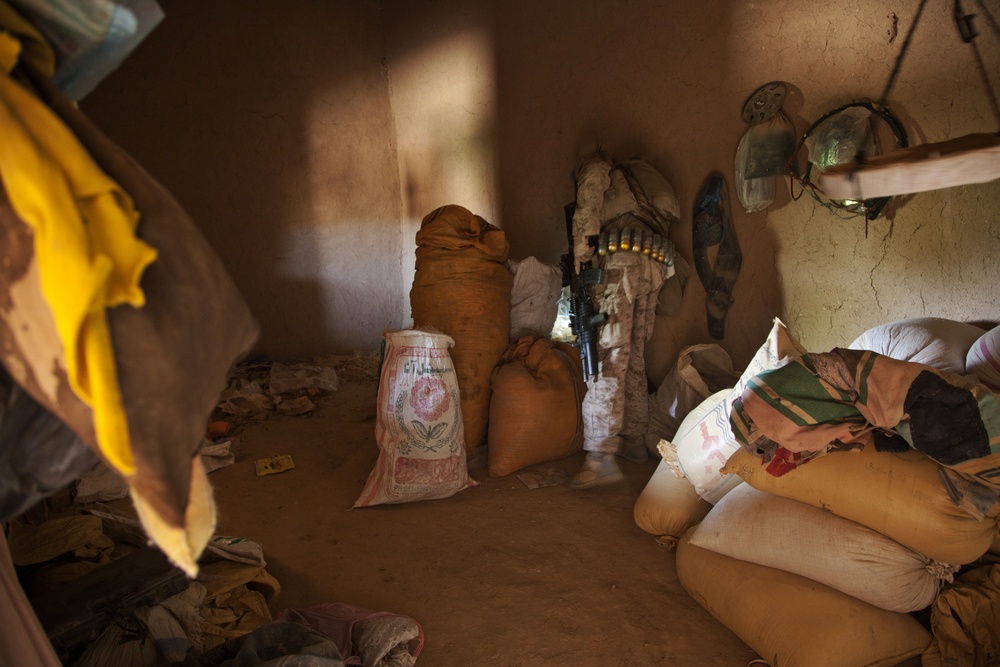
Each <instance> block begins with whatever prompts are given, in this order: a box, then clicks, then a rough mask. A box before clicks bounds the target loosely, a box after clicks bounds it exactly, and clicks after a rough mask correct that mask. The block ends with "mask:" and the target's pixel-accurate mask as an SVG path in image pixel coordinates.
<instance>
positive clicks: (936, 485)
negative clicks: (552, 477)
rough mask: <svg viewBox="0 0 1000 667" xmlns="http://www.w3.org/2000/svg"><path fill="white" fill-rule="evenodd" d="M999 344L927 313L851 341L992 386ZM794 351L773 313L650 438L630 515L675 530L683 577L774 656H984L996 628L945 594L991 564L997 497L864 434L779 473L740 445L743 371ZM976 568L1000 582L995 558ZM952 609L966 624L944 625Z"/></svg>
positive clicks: (809, 659) (832, 661) (928, 661)
mask: <svg viewBox="0 0 1000 667" xmlns="http://www.w3.org/2000/svg"><path fill="white" fill-rule="evenodd" d="M997 342H1000V328H997V329H994V330H992V331H985V330H983V329H981V328H979V327H975V326H973V325H970V324H964V323H960V322H951V321H948V320H940V319H930V318H923V319H920V320H908V321H904V322H897V323H892V324H889V325H884V326H882V327H877V328H875V329H872V330H870V331H868V332H865V334H863V335H862V336H860V337H859V338H858V339H857V340H855V341H854V342H853V343H852V344H851V345H850V346H849V347H850V348H852V349H871V350H874V351H876V352H879V353H881V354H885V355H886V356H890V357H892V358H895V359H900V360H903V361H911V362H915V363H922V364H926V365H929V366H932V367H934V368H937V369H939V370H944V371H949V372H953V373H960V374H966V373H975V374H976V375H977V376H978V377H979V379H980V382H981V383H983V384H986V385H987V386H990V387H991V388H992V389H994V390H996V389H997V387H998V386H1000V375H997V373H996V371H995V370H993V366H991V364H990V361H991V360H993V359H996V358H997V355H996V349H997ZM804 353H805V350H804V349H803V348H802V346H801V345H800V344H799V343H798V342H797V341H795V340H794V338H793V337H792V336H791V335H790V333H789V332H788V330H787V329H786V328H785V326H784V325H783V324H782V323H781V322H780V321H778V320H775V324H774V328H773V329H772V331H771V333H770V335H769V336H768V338H767V340H766V341H765V343H764V345H763V346H762V347H761V348H760V350H759V351H758V352H757V354H756V355H755V356H754V358H753V360H752V361H751V363H750V364H749V366H748V367H747V369H746V370H745V371H744V373H743V374H742V376H741V377H740V379H739V381H738V382H737V384H736V386H735V387H733V388H731V389H726V390H723V391H719V392H716V393H714V394H712V395H711V396H709V397H708V398H706V399H705V400H704V401H703V402H702V403H701V404H700V405H698V407H697V408H695V409H694V410H692V411H691V412H690V413H689V414H688V415H687V416H686V417H685V418H684V419H683V421H682V422H681V423H680V426H679V427H678V428H677V432H676V434H675V435H674V437H673V439H672V440H671V441H668V440H662V441H660V444H659V450H660V453H661V454H662V455H663V460H662V461H661V463H660V465H659V467H658V468H657V470H656V472H655V473H654V475H653V477H652V478H651V479H650V481H649V483H648V484H647V486H646V488H645V489H644V490H643V492H642V494H641V495H640V497H639V499H638V500H637V502H636V505H635V510H634V516H635V520H636V523H637V524H638V525H639V527H640V528H642V529H643V530H645V531H646V532H649V533H652V534H654V535H657V536H658V537H659V539H660V540H661V541H662V542H667V543H671V544H673V543H676V544H677V554H676V563H677V573H678V577H679V579H680V582H681V584H682V585H683V586H684V588H685V589H686V590H687V591H688V592H689V593H690V594H691V595H692V596H693V597H694V598H695V599H696V600H697V601H698V602H699V603H700V604H701V605H702V606H703V607H704V608H705V609H706V610H708V611H709V612H710V613H712V614H713V615H714V616H715V617H716V618H717V619H718V620H719V621H721V622H722V623H723V624H725V625H726V626H727V627H728V628H729V629H730V630H732V631H733V632H734V633H735V634H737V635H738V636H739V637H740V638H741V639H743V640H744V641H745V642H746V643H747V644H748V645H749V646H751V647H752V648H753V649H754V650H755V651H757V652H758V654H759V655H760V656H761V657H762V658H764V659H765V660H767V661H768V662H770V664H772V665H782V667H785V666H789V665H809V666H810V667H817V666H820V667H822V666H832V665H845V666H847V665H850V666H857V665H896V664H899V663H901V662H904V661H906V660H907V659H911V658H912V659H914V660H917V659H921V660H922V661H923V664H924V665H925V666H927V665H940V664H968V665H974V664H986V663H984V662H982V659H983V657H984V656H986V655H989V654H992V655H994V657H995V655H996V653H995V651H996V650H997V649H998V648H1000V646H997V645H996V642H997V641H998V640H997V638H996V637H995V636H992V637H991V636H990V635H991V633H990V632H989V631H988V630H987V632H986V633H985V634H982V633H981V634H980V635H979V636H972V635H974V634H975V632H976V629H975V627H974V626H975V623H976V622H977V620H976V619H974V618H969V616H970V615H975V614H977V613H978V614H980V615H981V612H966V616H965V617H961V618H958V617H960V616H961V614H960V613H957V612H955V610H952V609H951V608H950V607H949V605H950V604H952V602H953V601H945V600H944V599H943V598H945V595H944V593H943V592H944V591H948V590H949V589H956V587H957V586H959V585H960V584H961V581H957V582H956V577H958V579H959V580H961V579H962V578H963V577H965V576H966V575H965V572H966V571H969V570H973V569H974V568H973V567H972V566H973V565H975V564H981V563H983V562H986V561H989V560H990V559H991V553H992V554H994V555H995V556H994V557H992V560H993V562H1000V558H998V557H997V556H996V555H1000V538H998V518H997V516H998V514H1000V503H994V504H993V505H992V506H991V507H989V508H988V509H987V510H986V511H985V512H981V511H978V510H976V509H975V508H974V507H972V506H971V505H970V504H969V503H968V502H964V503H961V504H956V502H955V501H954V500H953V499H952V497H950V496H949V494H948V492H947V491H946V488H945V485H944V484H943V482H942V476H941V475H940V474H939V469H940V468H941V466H939V465H938V464H937V463H936V462H934V461H933V460H931V459H930V458H928V457H927V456H925V455H924V454H923V453H921V452H918V451H915V450H910V451H906V452H885V451H882V452H880V451H876V449H875V447H874V446H873V445H871V444H869V445H867V446H865V447H864V448H863V449H861V450H860V451H848V452H831V453H828V454H826V455H825V456H821V457H818V458H816V459H815V460H812V461H810V462H809V464H808V465H803V466H801V467H798V468H796V469H794V470H792V471H790V472H789V473H787V474H784V475H782V476H780V477H779V476H774V475H772V474H770V473H769V472H767V470H765V468H764V466H763V465H762V464H761V460H760V459H759V458H758V457H756V456H755V455H753V454H751V453H749V452H747V451H745V450H744V449H742V448H741V447H740V445H739V444H738V443H737V441H736V439H735V437H734V436H733V434H732V430H731V427H730V424H729V416H730V410H731V407H732V403H733V401H734V400H735V399H736V398H738V397H739V396H741V394H742V393H743V390H744V388H745V387H746V385H747V382H748V381H749V380H750V379H751V378H752V377H754V376H755V375H757V374H758V373H761V372H763V371H765V370H770V369H775V368H779V367H781V366H783V365H784V364H786V363H788V361H789V360H790V359H792V358H795V357H797V356H800V355H802V354H804ZM960 571H961V572H962V574H959V572H960ZM972 575H974V576H975V577H978V578H979V579H980V580H982V579H984V578H985V582H986V589H990V588H992V589H993V590H998V591H1000V589H998V585H1000V565H997V566H993V567H992V568H991V569H990V568H987V569H984V568H980V569H979V571H978V572H972ZM991 580H992V581H991ZM953 582H956V583H953ZM959 604H963V603H959ZM939 607H940V609H938V608H939ZM985 607H988V608H989V609H991V612H990V613H992V614H993V616H990V617H987V618H981V619H979V620H978V622H980V623H984V624H985V627H987V628H989V627H990V625H996V620H997V617H996V615H997V614H1000V599H998V598H994V599H993V600H992V601H991V602H988V603H987V604H986V605H985ZM981 608H982V607H981ZM953 612H955V613H953ZM918 618H919V619H920V620H918ZM928 619H930V620H929V625H930V627H931V630H930V631H929V630H928V629H927V627H926V625H928ZM921 621H924V622H923V623H922V622H921ZM960 622H961V623H964V624H965V626H967V627H964V628H961V629H959V631H958V632H955V630H956V627H957V624H958V623H960ZM948 624H950V627H949V626H948ZM963 632H964V635H966V636H962V635H963ZM956 635H958V636H957V637H956ZM994 635H995V633H994ZM991 643H992V645H991ZM918 656H919V658H918ZM956 660H957V662H956Z"/></svg>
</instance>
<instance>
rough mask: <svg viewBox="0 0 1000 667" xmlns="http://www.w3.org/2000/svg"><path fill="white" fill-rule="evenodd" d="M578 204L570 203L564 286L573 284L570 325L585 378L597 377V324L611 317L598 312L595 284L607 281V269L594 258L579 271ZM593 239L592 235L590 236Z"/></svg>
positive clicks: (567, 222) (567, 206)
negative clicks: (575, 223) (596, 264)
mask: <svg viewBox="0 0 1000 667" xmlns="http://www.w3.org/2000/svg"><path fill="white" fill-rule="evenodd" d="M574 211H576V205H575V204H567V205H566V208H565V213H566V236H567V238H568V239H569V253H567V254H565V255H563V256H562V273H563V287H566V286H568V287H569V288H570V299H569V326H570V329H571V330H572V331H573V335H574V336H576V347H577V349H579V350H580V360H581V361H582V362H583V379H584V380H585V381H586V380H588V379H589V378H593V377H597V375H598V373H599V371H600V367H599V364H598V360H597V336H598V334H597V327H598V325H600V324H603V323H604V322H606V321H607V319H608V315H607V313H595V312H594V294H593V288H592V286H593V285H598V284H600V283H602V282H604V270H603V269H601V268H598V267H593V266H592V263H593V262H592V261H591V262H588V263H587V264H585V265H584V266H583V267H582V268H581V269H580V272H579V273H577V272H576V256H575V254H574V252H573V213H574ZM588 242H591V243H592V239H588Z"/></svg>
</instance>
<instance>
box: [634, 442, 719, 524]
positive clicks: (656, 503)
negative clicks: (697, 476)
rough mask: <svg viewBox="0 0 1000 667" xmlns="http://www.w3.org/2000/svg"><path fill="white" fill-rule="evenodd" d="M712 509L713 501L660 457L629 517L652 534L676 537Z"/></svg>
mask: <svg viewBox="0 0 1000 667" xmlns="http://www.w3.org/2000/svg"><path fill="white" fill-rule="evenodd" d="M711 509H712V505H711V504H710V503H709V502H708V501H706V500H703V499H702V497H701V496H699V495H698V490H697V489H695V488H694V484H692V483H691V482H689V481H688V480H687V479H685V478H684V477H681V476H680V475H679V474H677V473H676V472H674V471H673V470H672V469H671V468H670V466H669V465H668V464H667V462H666V461H664V460H662V459H661V460H660V464H659V465H658V466H656V470H655V471H654V472H653V476H652V477H650V478H649V481H648V482H646V486H645V488H643V490H642V493H640V494H639V498H638V499H637V500H636V501H635V507H633V508H632V517H633V518H634V519H635V523H636V525H638V526H639V527H640V528H642V529H643V530H644V531H646V532H647V533H650V534H651V535H657V536H661V535H666V536H669V537H678V538H679V537H680V536H681V535H683V534H684V531H686V530H687V529H688V528H690V527H691V526H693V525H695V524H696V523H698V522H699V521H701V520H702V519H703V518H705V515H706V514H708V512H709V510H711Z"/></svg>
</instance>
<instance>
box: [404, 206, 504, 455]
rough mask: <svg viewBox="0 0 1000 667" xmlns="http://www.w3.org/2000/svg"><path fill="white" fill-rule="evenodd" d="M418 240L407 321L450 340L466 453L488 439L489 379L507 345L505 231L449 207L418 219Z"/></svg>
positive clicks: (468, 213) (477, 217)
mask: <svg viewBox="0 0 1000 667" xmlns="http://www.w3.org/2000/svg"><path fill="white" fill-rule="evenodd" d="M416 241H417V258H416V273H415V275H414V276H413V287H412V288H411V289H410V307H411V311H412V315H413V326H414V328H418V329H419V328H424V327H427V326H430V327H434V328H435V329H438V330H439V331H442V332H444V333H446V334H448V335H449V336H451V338H452V339H453V340H454V341H455V347H454V348H452V350H451V358H452V360H453V361H454V363H455V372H456V373H457V375H458V385H459V389H460V390H461V395H462V396H461V401H462V420H463V421H464V424H465V447H466V450H467V451H468V452H470V453H471V452H472V451H473V450H475V449H476V448H478V447H479V446H480V445H481V444H483V441H484V439H485V437H486V423H487V420H488V418H489V410H490V377H491V376H492V374H493V367H494V366H496V364H497V362H498V361H499V360H500V356H501V355H502V354H503V353H504V350H505V349H507V332H508V330H509V328H510V290H511V285H512V283H513V277H512V276H511V272H510V270H509V269H508V268H507V267H506V266H505V265H504V262H505V261H506V260H507V254H508V244H507V235H506V234H504V232H503V230H501V229H499V228H497V227H495V226H494V225H491V224H490V223H488V222H487V221H486V220H484V219H483V218H481V217H479V216H478V215H473V214H472V213H471V212H470V211H468V210H467V209H465V208H462V207H461V206H454V205H450V206H443V207H441V208H439V209H437V210H435V211H432V212H431V213H429V214H428V215H427V216H426V217H425V218H424V219H423V222H421V224H420V231H418V232H417V237H416Z"/></svg>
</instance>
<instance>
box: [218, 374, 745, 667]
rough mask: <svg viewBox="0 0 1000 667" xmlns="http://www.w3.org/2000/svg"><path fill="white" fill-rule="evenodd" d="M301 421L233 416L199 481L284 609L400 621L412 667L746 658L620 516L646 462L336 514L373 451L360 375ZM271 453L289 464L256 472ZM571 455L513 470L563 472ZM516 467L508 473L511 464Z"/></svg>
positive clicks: (356, 489) (642, 478) (481, 478)
mask: <svg viewBox="0 0 1000 667" xmlns="http://www.w3.org/2000/svg"><path fill="white" fill-rule="evenodd" d="M316 402H317V405H318V408H317V410H315V411H314V412H312V413H310V414H308V415H304V416H295V417H292V416H281V415H271V416H270V417H269V418H268V419H267V420H265V421H259V422H252V423H249V424H245V425H244V426H242V427H241V428H240V429H239V430H238V432H237V434H236V435H237V437H236V440H235V445H236V446H235V451H236V463H235V464H234V465H232V466H229V467H226V468H223V469H221V470H218V471H216V472H213V473H212V474H211V475H210V479H211V481H212V482H213V484H214V487H215V493H216V499H217V502H218V506H219V514H220V518H219V533H220V534H223V535H234V536H241V537H247V538H250V539H253V540H255V541H258V542H260V543H261V544H263V547H264V555H265V557H266V559H267V563H268V572H270V573H271V574H272V575H274V576H275V577H276V578H277V579H278V581H279V582H280V583H281V587H282V590H281V593H280V594H279V595H278V596H277V598H275V600H274V601H273V604H272V611H273V612H275V613H277V612H278V611H280V610H282V609H285V608H299V607H308V606H311V605H316V604H321V603H326V602H345V603H350V604H354V605H358V606H361V607H366V608H369V609H374V610H378V611H390V612H395V613H399V614H404V615H407V616H410V617H411V618H413V619H415V620H416V621H418V622H419V623H420V624H421V625H422V627H423V631H424V635H425V644H424V648H423V651H422V653H421V654H420V657H419V659H418V660H417V664H418V665H425V666H426V667H449V666H454V667H459V666H461V667H476V666H481V665H491V666H507V667H514V666H525V667H526V666H528V665H531V666H532V667H536V666H538V665H546V666H560V665H575V666H581V665H583V666H589V665H622V666H626V665H627V666H632V665H683V666H699V667H703V666H704V667H707V666H712V665H719V666H723V665H724V666H727V667H730V666H740V667H742V666H743V665H746V664H747V663H748V662H749V661H751V660H753V659H754V658H756V657H757V656H756V654H755V653H754V652H753V651H752V650H751V649H750V648H748V647H747V646H746V645H745V644H744V643H743V642H742V641H741V640H740V639H739V638H738V637H736V636H735V635H734V634H733V633H731V632H730V631H729V630H728V629H727V628H726V627H725V626H723V625H722V624H720V623H719V622H717V621H716V620H715V619H713V618H712V617H711V615H710V614H708V613H707V612H706V611H705V610H703V609H702V608H701V607H700V606H699V605H698V604H697V603H696V602H695V601H694V600H693V599H692V598H691V597H690V596H688V594H687V593H686V592H685V591H684V589H683V588H681V586H680V584H679V583H678V581H677V575H676V572H675V568H674V553H673V551H671V550H669V549H667V548H664V547H662V546H659V545H658V544H657V542H656V539H655V538H654V537H653V536H652V535H649V534H647V533H645V532H643V531H642V530H641V529H640V528H639V527H638V526H637V525H636V524H635V521H634V520H633V518H632V510H633V505H634V503H635V500H636V498H637V497H638V495H639V494H640V492H641V491H642V489H643V488H644V487H645V485H646V482H647V481H648V479H649V478H650V476H651V475H652V474H653V471H654V469H655V467H656V462H655V461H652V460H650V461H648V462H647V463H645V464H641V465H637V464H630V463H627V462H624V461H623V462H622V469H623V471H624V473H625V481H624V482H623V483H620V484H617V485H614V486H607V487H603V488H597V489H590V490H586V491H574V490H572V489H570V488H568V487H567V486H566V485H565V484H559V485H555V486H549V487H544V488H536V489H530V488H528V487H527V486H526V485H525V484H524V483H523V482H522V481H521V480H520V479H519V478H518V477H517V475H516V474H515V475H512V476H509V477H504V478H490V477H489V476H488V474H487V473H486V470H485V469H482V468H481V469H478V470H474V471H473V473H472V474H473V477H474V478H475V479H476V480H477V481H478V482H479V484H478V486H476V487H473V488H469V489H466V490H463V491H461V492H459V493H458V494H457V495H455V496H453V497H451V498H448V499H444V500H432V501H424V502H419V503H412V504H404V505H392V506H380V507H370V508H364V509H351V506H352V504H353V502H354V500H355V499H356V498H357V496H358V494H359V493H360V492H361V489H362V488H363V486H364V483H365V481H366V479H367V477H368V473H369V471H370V470H371V469H372V466H373V464H374V462H375V460H376V458H377V455H378V450H377V447H376V444H375V437H374V426H375V382H374V380H373V379H370V378H362V379H356V380H353V381H344V380H343V379H342V380H341V386H340V388H339V390H338V391H336V392H332V393H328V394H325V395H322V396H320V397H318V398H317V399H316ZM279 454H290V455H292V456H293V457H294V462H295V468H294V469H292V470H288V471H285V472H282V473H280V474H275V475H267V476H263V477H258V476H256V475H255V471H254V461H255V460H256V459H258V458H264V457H270V456H274V455H279ZM582 460H583V456H582V455H576V456H573V457H571V458H568V459H564V460H561V461H557V462H553V463H548V464H540V465H538V466H533V467H532V468H529V469H527V471H535V472H539V471H547V470H550V469H553V468H558V469H561V470H563V471H565V472H566V473H567V474H568V475H572V474H573V473H574V472H576V470H577V469H578V468H579V466H580V465H581V463H582ZM522 472H523V471H522Z"/></svg>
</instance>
